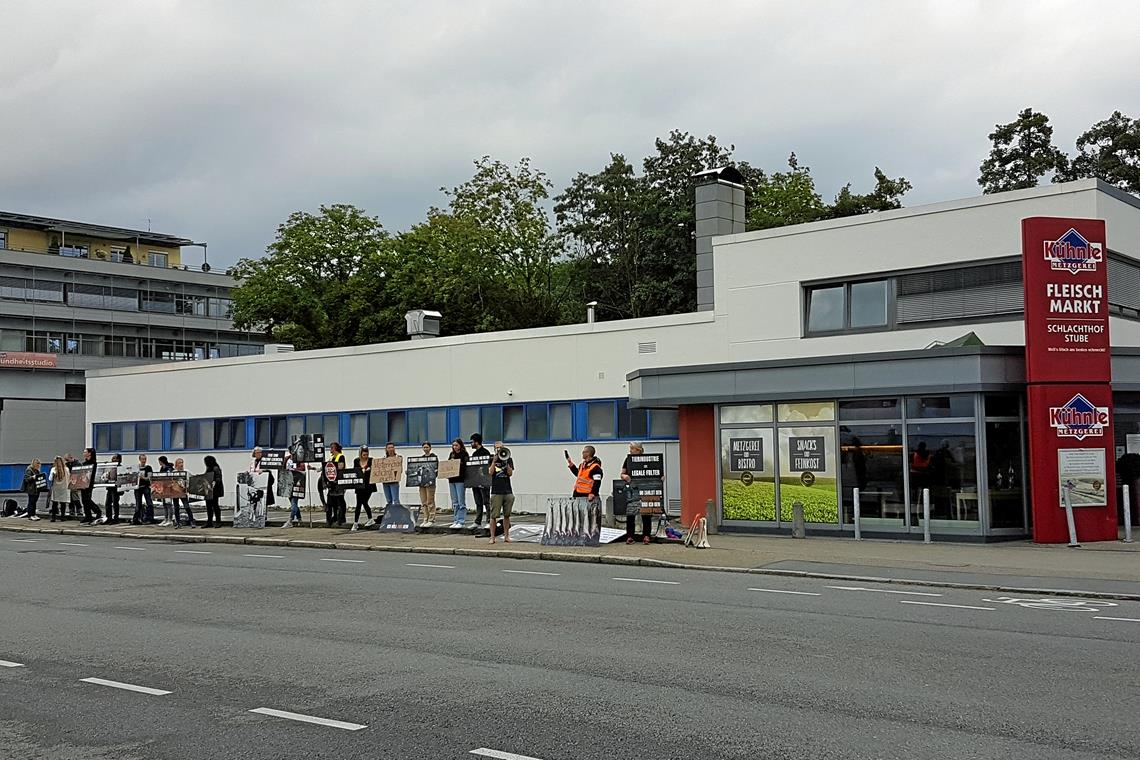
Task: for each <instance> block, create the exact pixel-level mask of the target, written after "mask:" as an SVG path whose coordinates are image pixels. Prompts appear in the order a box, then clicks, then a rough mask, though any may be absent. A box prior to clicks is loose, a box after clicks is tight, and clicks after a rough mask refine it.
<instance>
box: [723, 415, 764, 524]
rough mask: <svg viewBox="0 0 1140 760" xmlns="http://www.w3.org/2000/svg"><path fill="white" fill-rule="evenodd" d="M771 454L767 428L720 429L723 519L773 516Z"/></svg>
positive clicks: (757, 519) (761, 518) (762, 518)
mask: <svg viewBox="0 0 1140 760" xmlns="http://www.w3.org/2000/svg"><path fill="white" fill-rule="evenodd" d="M775 455H776V452H775V449H774V448H773V446H772V429H771V428H731V429H726V430H721V431H720V473H721V505H722V508H723V512H722V518H723V519H725V520H749V521H758V522H759V521H774V520H775V519H776V464H775Z"/></svg>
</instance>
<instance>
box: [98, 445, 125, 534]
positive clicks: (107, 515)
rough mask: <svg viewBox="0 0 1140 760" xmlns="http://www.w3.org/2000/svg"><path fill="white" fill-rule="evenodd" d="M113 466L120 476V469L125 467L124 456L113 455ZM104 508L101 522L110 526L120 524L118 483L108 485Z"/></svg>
mask: <svg viewBox="0 0 1140 760" xmlns="http://www.w3.org/2000/svg"><path fill="white" fill-rule="evenodd" d="M111 464H113V465H115V474H116V477H117V476H118V472H119V469H118V468H119V467H121V466H122V465H123V455H122V454H112V455H111ZM103 508H104V510H105V512H104V514H103V519H102V521H101V522H104V523H108V524H110V525H117V524H118V523H119V486H118V483H116V482H111V483H109V484H108V485H107V495H106V496H105V497H103Z"/></svg>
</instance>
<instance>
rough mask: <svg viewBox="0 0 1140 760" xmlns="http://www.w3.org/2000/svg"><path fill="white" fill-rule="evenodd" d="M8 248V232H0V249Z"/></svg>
mask: <svg viewBox="0 0 1140 760" xmlns="http://www.w3.org/2000/svg"><path fill="white" fill-rule="evenodd" d="M7 247H8V230H0V248H7Z"/></svg>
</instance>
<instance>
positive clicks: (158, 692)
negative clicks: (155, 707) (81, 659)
mask: <svg viewBox="0 0 1140 760" xmlns="http://www.w3.org/2000/svg"><path fill="white" fill-rule="evenodd" d="M79 680H80V682H81V683H93V684H95V685H96V686H110V687H111V688H112V689H123V690H125V691H137V692H138V693H139V694H149V695H151V696H152V697H161V696H164V695H166V694H172V693H173V692H169V691H164V690H162V689H152V688H150V687H149V686H135V685H134V684H132V683H121V682H120V681H107V680H105V679H102V678H80V679H79Z"/></svg>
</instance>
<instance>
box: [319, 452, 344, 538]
mask: <svg viewBox="0 0 1140 760" xmlns="http://www.w3.org/2000/svg"><path fill="white" fill-rule="evenodd" d="M325 464H326V467H325V473H326V477H325V485H326V486H328V502H327V503H326V504H325V522H326V523H328V526H329V527H330V528H332V527H335V526H337V525H339V526H340V527H342V528H343V527H344V524H345V520H346V519H347V517H348V514H347V513H348V501H347V500H346V499H345V498H344V489H343V488H341V487H340V486H338V485H337V483H336V481H337V479H338V478H339V477H340V474H341V473H342V472H344V468H345V459H344V449H343V448H342V447H341V445H340V444H339V443H337V442H336V441H333V442H332V443H331V444H329V461H328V462H326V463H325ZM329 464H331V465H332V466H333V471H332V472H331V473H330V472H329V470H328V467H327V465H329ZM330 474H331V475H332V476H333V477H331V478H329V477H328V475H330ZM318 485H319V484H318ZM330 518H331V519H330Z"/></svg>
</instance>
